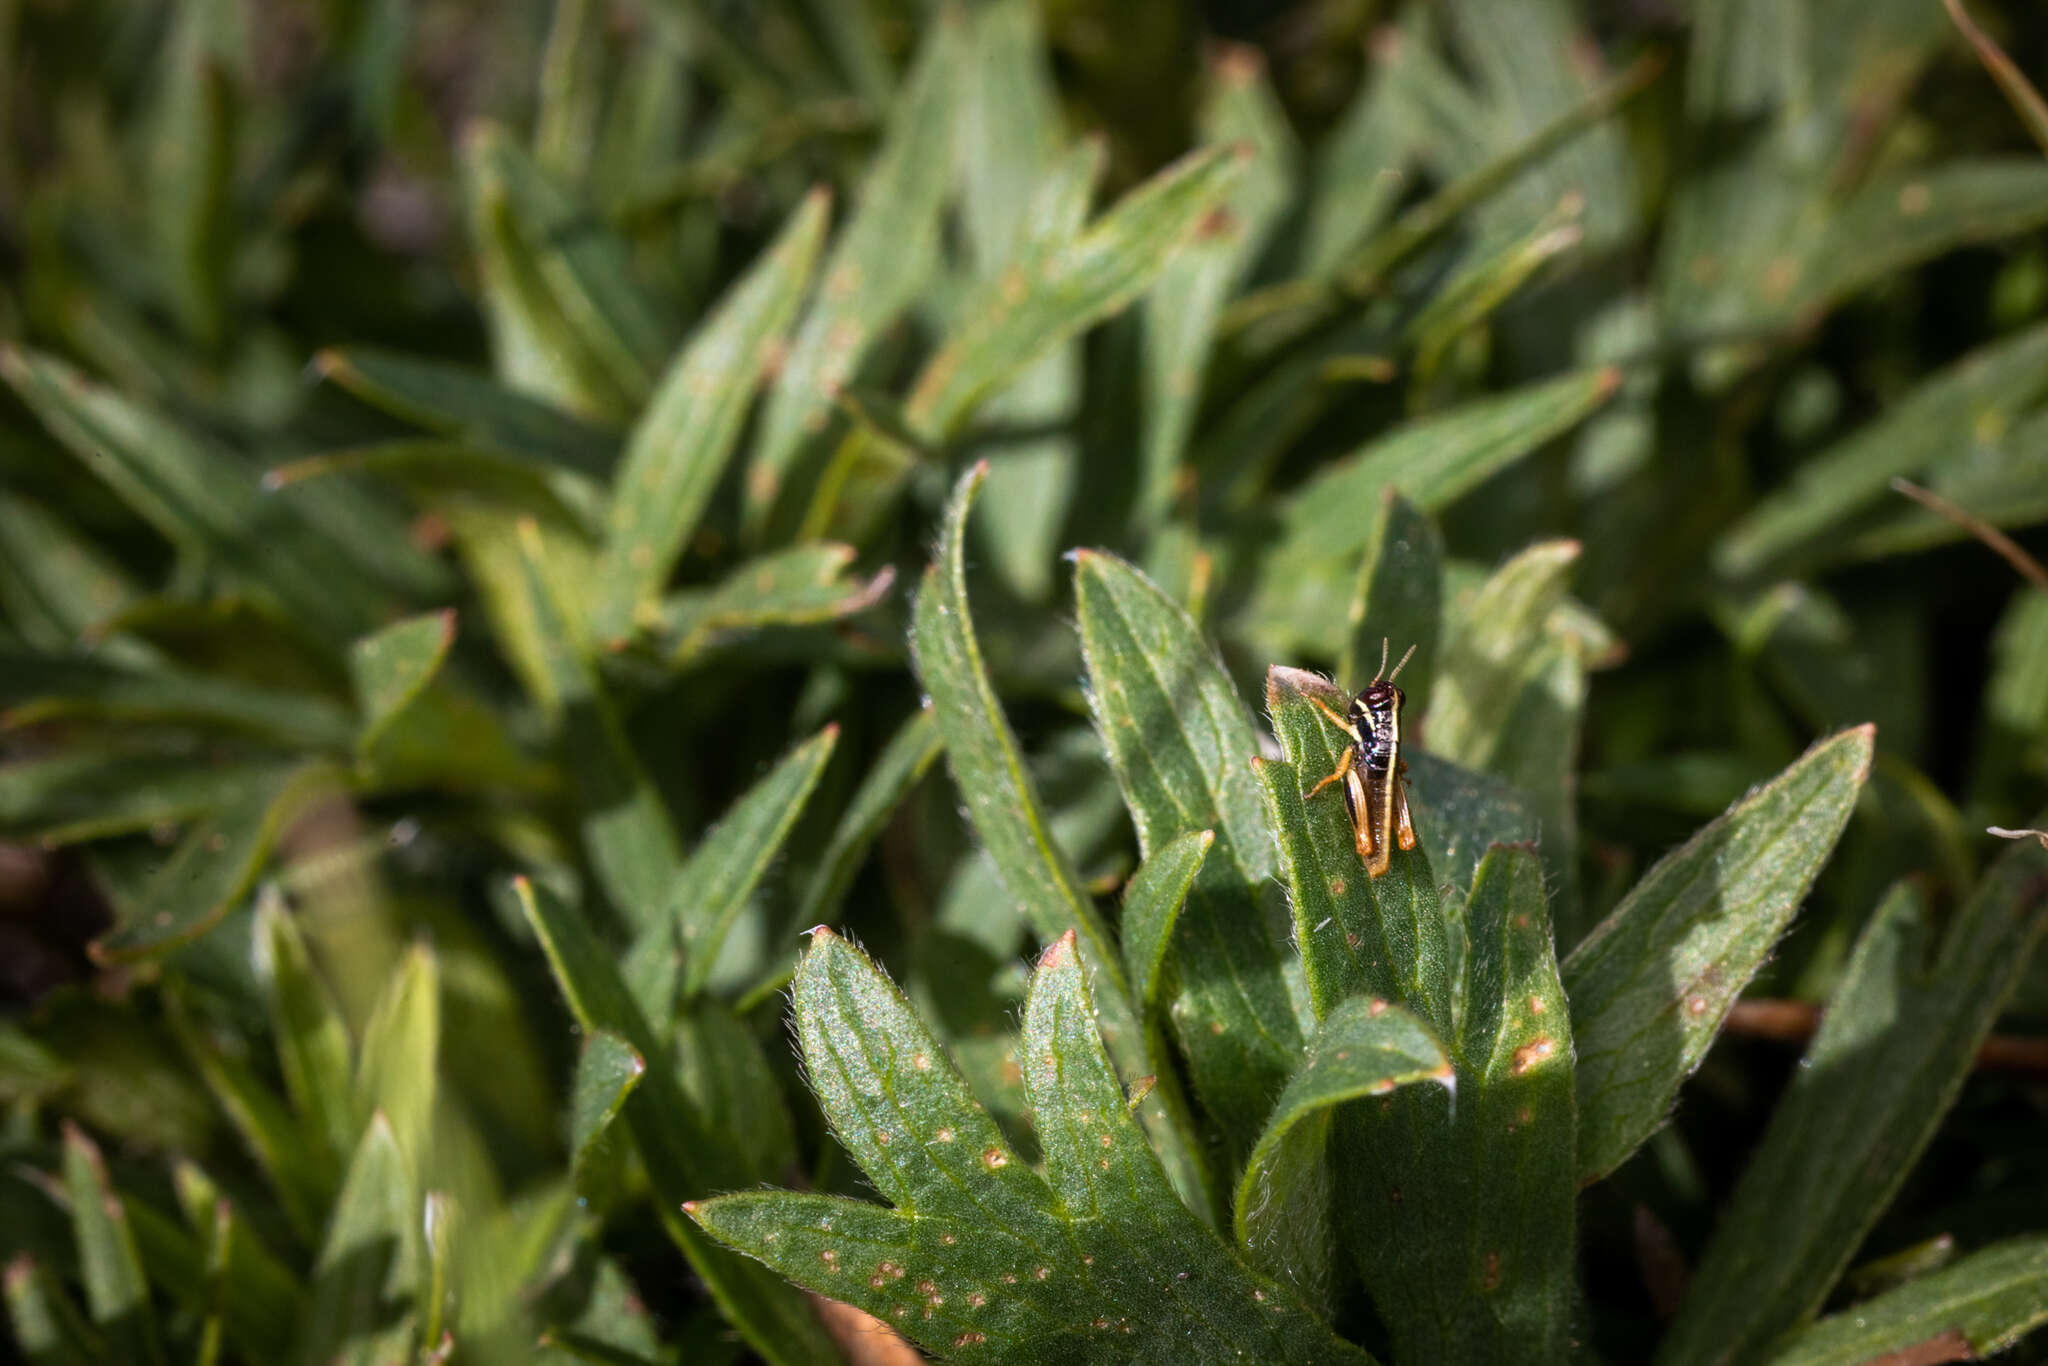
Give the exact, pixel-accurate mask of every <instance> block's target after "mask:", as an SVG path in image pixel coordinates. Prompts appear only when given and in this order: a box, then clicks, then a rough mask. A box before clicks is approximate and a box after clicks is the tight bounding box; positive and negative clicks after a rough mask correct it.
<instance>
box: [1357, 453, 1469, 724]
mask: <svg viewBox="0 0 2048 1366" xmlns="http://www.w3.org/2000/svg"><path fill="white" fill-rule="evenodd" d="M1443 561H1444V538H1443V533H1442V532H1440V531H1438V530H1437V529H1436V523H1435V522H1432V521H1431V520H1430V519H1429V518H1428V517H1426V516H1424V515H1423V513H1422V510H1421V509H1420V508H1418V507H1416V506H1415V504H1413V503H1411V502H1409V501H1408V500H1407V499H1406V498H1403V497H1402V496H1401V492H1400V490H1399V489H1397V488H1395V487H1393V486H1392V485H1388V487H1387V488H1386V490H1385V491H1384V492H1383V493H1382V494H1381V495H1380V505H1379V509H1378V511H1377V512H1376V513H1375V514H1374V516H1373V519H1372V526H1371V529H1370V531H1369V532H1368V533H1367V536H1366V542H1365V556H1364V559H1363V560H1362V561H1361V562H1360V563H1359V566H1358V584H1357V586H1356V587H1355V588H1354V589H1352V592H1351V610H1350V612H1349V613H1348V614H1347V615H1348V616H1349V618H1350V625H1351V629H1350V631H1349V633H1348V634H1347V635H1346V636H1345V647H1344V655H1343V658H1342V659H1341V660H1340V661H1339V662H1338V665H1337V676H1338V677H1339V678H1341V679H1344V680H1345V681H1346V682H1348V683H1350V684H1351V685H1352V686H1353V687H1356V688H1361V689H1362V688H1363V687H1364V686H1365V685H1366V683H1367V681H1368V680H1370V679H1373V678H1376V677H1378V676H1379V675H1378V672H1377V670H1378V669H1379V667H1380V658H1381V654H1382V652H1383V651H1385V653H1386V656H1387V659H1388V667H1389V668H1391V667H1392V666H1393V663H1394V662H1397V661H1399V660H1401V659H1403V658H1404V657H1405V658H1406V660H1407V662H1406V663H1404V664H1401V666H1400V668H1401V678H1400V684H1401V690H1402V692H1404V693H1406V694H1407V696H1408V705H1409V706H1410V707H1411V708H1413V709H1414V714H1415V715H1418V716H1419V715H1421V714H1422V713H1424V712H1426V711H1428V710H1429V699H1430V685H1431V684H1432V683H1434V682H1435V681H1436V655H1437V635H1438V633H1439V632H1440V631H1441V630H1442V629H1443V592H1444V588H1443ZM1410 648H1413V650H1414V651H1415V653H1414V654H1412V655H1408V654H1406V653H1405V652H1406V651H1408V650H1409V649H1410Z"/></svg>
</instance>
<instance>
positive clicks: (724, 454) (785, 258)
mask: <svg viewBox="0 0 2048 1366" xmlns="http://www.w3.org/2000/svg"><path fill="white" fill-rule="evenodd" d="M828 203H829V197H828V196H827V195H826V194H825V193H824V192H823V191H822V190H820V191H814V192H813V193H812V194H810V195H809V196H807V197H806V198H805V200H804V202H803V205H802V206H801V207H800V208H798V210H797V211H796V212H795V213H794V214H792V215H791V216H790V220H789V224H788V226H786V227H785V228H784V229H783V230H782V235H781V236H780V237H779V238H778V239H777V240H776V241H775V243H774V245H772V246H771V247H770V248H769V249H768V250H767V252H765V253H764V254H763V255H762V256H761V258H760V260H759V261H758V262H757V263H756V264H755V266H754V267H753V269H752V270H750V271H749V272H748V273H747V274H746V275H745V276H743V277H741V278H740V279H739V280H738V281H737V282H736V283H734V284H733V286H732V287H731V289H730V290H729V291H728V292H727V294H726V296H725V299H724V301H723V302H722V303H721V304H720V305H719V306H718V309H717V310H716V311H715V312H714V313H713V314H712V315H711V316H710V318H709V319H708V320H707V321H706V322H705V323H704V324H703V325H702V327H700V328H699V329H698V331H697V332H696V334H695V335H694V336H692V337H691V339H690V342H689V344H688V345H687V346H686V347H684V348H683V350H682V351H681V352H680V353H679V354H678V355H677V356H676V358H675V359H674V360H672V361H671V362H669V368H668V370H667V372H666V373H665V374H664V375H663V376H662V379H661V385H660V387H659V388H658V389H657V390H656V391H655V394H654V398H653V399H652V401H651V402H649V404H648V405H647V409H646V411H645V412H643V413H642V414H641V416H640V419H639V421H638V422H636V423H635V424H634V426H633V431H632V434H631V435H630V436H629V437H628V438H627V439H626V453H625V456H624V458H623V459H622V460H621V461H620V464H619V470H618V473H617V475H616V476H615V477H614V479H613V481H612V503H611V514H610V517H609V519H608V530H607V532H606V537H605V555H604V560H603V563H602V564H601V565H600V566H599V568H598V578H597V584H596V587H597V599H596V601H595V602H594V603H593V604H592V605H591V630H592V632H593V633H594V634H595V635H596V637H597V638H598V639H600V640H607V641H609V640H618V639H621V638H623V637H624V636H626V635H627V634H628V633H629V632H630V631H631V630H632V629H633V627H634V625H635V623H636V622H638V621H640V620H642V619H643V617H644V616H645V615H647V614H648V613H651V612H652V610H653V608H654V603H655V597H656V594H657V593H658V592H659V591H660V589H661V586H662V585H663V584H664V583H666V582H667V581H668V577H669V574H670V572H671V571H672V570H673V569H674V568H675V564H676V560H677V559H678V558H679V557H680V556H681V554H682V552H683V547H684V546H685V545H686V544H687V543H688V542H689V539H690V536H691V534H692V533H693V532H694V531H695V530H696V529H697V523H698V521H699V519H701V518H702V517H703V515H704V509H705V507H706V506H707V505H708V504H709V503H710V501H711V494H712V491H713V490H714V489H715V488H716V487H717V485H718V480H719V476H720V475H721V474H722V473H723V472H724V470H725V466H726V462H727V460H728V459H729V458H730V457H731V455H732V449H733V445H734V443H735V442H737V441H738V440H739V434H740V423H741V421H742V420H743V419H744V418H745V417H746V415H747V408H748V406H749V405H750V404H751V402H752V400H753V397H754V387H755V385H756V384H757V383H758V382H759V380H760V377H761V372H762V369H763V367H764V366H766V364H767V363H768V359H769V355H770V353H771V351H772V350H773V349H774V348H775V347H777V346H779V345H780V343H781V338H782V334H783V332H784V331H785V330H786V329H787V328H788V327H789V323H790V319H791V318H793V317H794V316H795V314H796V309H797V304H798V303H799V302H800V301H801V299H802V297H803V291H804V288H805V286H806V285H807V284H808V283H809V282H810V278H811V267H812V264H813V263H814V262H815V261H816V260H817V256H818V247H819V244H820V242H821V241H822V240H823V239H824V235H825V220H826V214H827V205H828Z"/></svg>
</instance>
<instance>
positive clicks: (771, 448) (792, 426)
mask: <svg viewBox="0 0 2048 1366" xmlns="http://www.w3.org/2000/svg"><path fill="white" fill-rule="evenodd" d="M962 27H963V26H962V23H961V21H960V19H959V17H958V16H956V15H949V16H947V17H945V18H943V19H941V20H940V21H939V22H937V23H934V24H932V25H930V26H929V29H928V31H927V36H926V38H925V40H924V45H923V48H922V49H921V50H920V52H919V53H918V57H917V62H916V64H915V65H914V66H913V67H912V69H911V71H910V74H909V75H908V76H906V77H905V78H904V82H903V88H902V90H901V91H900V92H899V93H898V95H897V97H896V105H895V108H894V109H893V110H891V111H890V115H889V127H888V132H887V134H886V135H885V136H884V137H883V139H882V146H881V148H880V150H879V151H878V152H877V153H876V155H875V159H874V160H873V161H871V162H870V163H869V164H868V170H867V174H866V176H865V177H864V178H863V180H862V181H861V186H860V190H859V192H858V193H857V194H856V195H855V196H854V208H853V213H852V215H851V216H850V217H849V218H848V220H847V222H846V225H845V226H844V227H843V228H842V229H841V230H840V232H839V237H838V240H837V241H836V242H834V243H833V245H832V251H831V253H830V255H828V256H827V257H826V260H825V265H824V269H823V271H822V272H821V274H820V277H819V284H818V290H817V294H816V297H815V298H814V299H813V300H812V302H811V305H810V307H809V308H808V309H806V310H805V312H804V319H803V322H802V323H801V324H800V325H799V326H798V328H797V332H796V336H795V338H794V340H792V341H791V343H790V347H789V355H788V356H787V357H786V358H785V359H784V361H783V363H782V366H781V369H780V371H779V372H778V374H777V376H776V380H775V386H774V388H773V389H771V390H770V391H769V394H768V398H767V400H766V402H765V403H764V405H763V408H762V413H761V430H760V432H759V434H758V436H757V437H756V439H755V442H754V449H753V455H752V458H751V461H750V463H749V466H748V469H747V485H746V494H745V496H746V512H745V523H746V525H747V526H748V527H749V528H750V529H751V530H752V531H753V533H754V534H756V535H758V534H759V533H760V532H761V531H762V530H764V529H765V519H766V518H767V516H768V513H769V510H770V509H771V508H772V507H773V506H774V504H775V500H776V498H777V496H778V495H779V494H780V492H781V490H782V485H783V483H784V481H785V480H787V479H788V478H789V476H790V474H791V473H792V471H793V469H794V468H795V466H796V465H797V462H798V460H799V458H800V457H801V455H802V454H803V451H804V449H805V448H806V446H807V445H809V444H810V443H811V442H813V441H815V440H816V439H817V437H818V434H819V433H821V432H822V431H823V430H824V429H825V427H826V426H827V425H828V424H829V422H830V420H831V417H832V403H833V397H834V395H835V394H836V393H837V392H838V391H839V390H840V389H841V388H842V387H844V386H845V385H846V384H848V383H849V382H851V381H852V379H853V377H854V374H855V372H856V371H857V370H858V369H859V367H860V363H861V361H862V359H863V358H864V357H865V356H866V355H867V353H868V351H869V350H870V349H871V348H872V347H873V345H874V343H875V339H876V338H877V337H878V336H880V334H881V332H882V329H884V328H885V327H887V326H888V325H889V324H890V323H891V322H892V321H894V319H895V317H896V315H897V314H899V313H901V312H902V311H903V309H904V308H905V307H906V306H907V305H908V304H909V303H910V302H911V300H912V299H913V298H914V297H915V295H916V293H917V291H918V290H919V289H920V288H921V287H922V286H923V285H924V283H925V281H926V280H927V279H928V278H930V275H931V271H932V263H933V262H934V261H935V260H937V259H938V245H939V211H940V208H941V206H942V205H943V204H944V202H945V198H946V193H947V190H948V188H949V181H950V177H949V174H948V165H949V162H950V160H951V159H950V158H949V157H948V156H947V143H948V141H949V139H950V138H951V137H952V135H953V107H954V103H955V96H954V91H955V82H956V81H957V80H958V79H959V74H960V62H961V52H960V48H961V45H962V37H963V35H962V32H961V29H962Z"/></svg>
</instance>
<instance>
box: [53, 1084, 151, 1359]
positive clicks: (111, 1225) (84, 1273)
mask: <svg viewBox="0 0 2048 1366" xmlns="http://www.w3.org/2000/svg"><path fill="white" fill-rule="evenodd" d="M64 1187H65V1191H66V1193H67V1195H68V1196H69V1202H70V1206H71V1234H72V1238H73V1239H74V1240H75V1242H76V1243H77V1246H78V1270H79V1279H80V1280H81V1281H82V1282H84V1284H85V1305H86V1310H87V1312H88V1313H90V1314H91V1316H92V1322H93V1326H94V1327H95V1328H97V1329H98V1330H99V1331H100V1332H101V1333H103V1334H105V1336H106V1339H107V1342H108V1345H109V1346H110V1347H112V1348H113V1349H114V1350H115V1351H116V1352H117V1353H118V1355H119V1358H120V1359H121V1360H123V1361H136V1362H153V1363H162V1362H163V1360H164V1349H163V1339H162V1334H161V1332H160V1330H159V1329H158V1326H157V1320H156V1311H155V1310H154V1309H153V1308H152V1307H151V1305H150V1302H149V1281H148V1279H147V1278H146V1277H145V1276H144V1275H143V1271H142V1257H141V1254H140V1253H138V1252H137V1251H136V1249H135V1235H134V1234H133V1233H132V1232H131V1231H130V1230H129V1227H128V1214H127V1209H126V1207H125V1205H124V1204H123V1202H122V1199H121V1195H120V1193H119V1192H117V1191H116V1190H115V1189H114V1183H113V1181H112V1180H111V1179H110V1178H109V1177H108V1176H107V1164H106V1160H105V1159H104V1158H102V1157H101V1156H100V1150H99V1146H98V1145H97V1144H95V1143H94V1142H93V1141H92V1140H91V1139H90V1138H87V1137H86V1136H85V1134H84V1132H83V1131H82V1130H80V1129H79V1128H78V1127H77V1126H76V1125H74V1124H72V1123H70V1122H69V1121H66V1122H65V1124H64Z"/></svg>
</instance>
